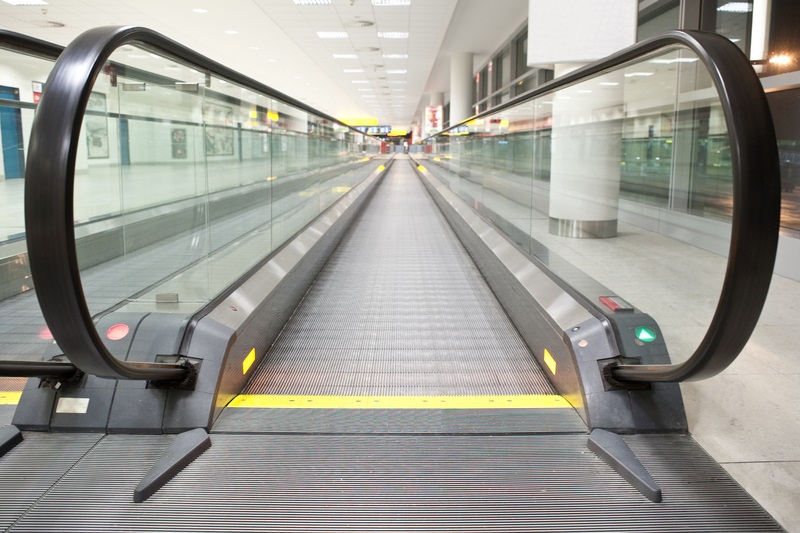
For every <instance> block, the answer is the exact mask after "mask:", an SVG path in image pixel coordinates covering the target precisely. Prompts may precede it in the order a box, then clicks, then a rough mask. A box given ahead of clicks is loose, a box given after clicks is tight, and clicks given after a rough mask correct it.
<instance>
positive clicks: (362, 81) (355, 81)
mask: <svg viewBox="0 0 800 533" xmlns="http://www.w3.org/2000/svg"><path fill="white" fill-rule="evenodd" d="M353 83H369V80H353Z"/></svg>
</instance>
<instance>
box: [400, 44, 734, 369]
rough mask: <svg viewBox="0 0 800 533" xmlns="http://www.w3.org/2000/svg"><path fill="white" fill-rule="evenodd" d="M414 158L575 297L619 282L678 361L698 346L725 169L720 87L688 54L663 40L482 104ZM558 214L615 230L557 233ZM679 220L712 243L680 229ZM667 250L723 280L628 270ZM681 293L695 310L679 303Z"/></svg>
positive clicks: (719, 233)
mask: <svg viewBox="0 0 800 533" xmlns="http://www.w3.org/2000/svg"><path fill="white" fill-rule="evenodd" d="M417 157H419V158H420V159H424V160H425V161H424V163H423V166H424V167H425V168H426V169H428V170H429V171H430V172H431V173H432V174H433V175H434V176H436V178H438V179H439V180H440V181H442V182H443V183H445V184H446V185H447V186H448V187H449V188H450V189H451V190H452V191H453V192H455V193H456V194H458V195H459V196H460V197H461V198H462V199H464V200H465V201H466V202H467V203H468V204H469V205H470V206H472V207H473V208H475V209H477V210H478V212H480V213H481V214H482V215H483V216H484V217H486V218H487V219H489V220H491V221H492V222H493V223H494V224H495V226H497V227H498V228H500V229H501V230H502V231H503V232H504V233H505V234H506V235H507V236H508V237H509V238H510V239H512V240H513V241H514V242H516V243H517V244H518V245H519V246H520V247H521V248H522V249H524V250H525V251H527V252H528V253H530V254H531V255H533V256H535V257H538V258H539V259H540V260H541V261H543V262H544V263H545V264H547V265H548V266H550V268H552V269H553V270H554V271H555V272H556V274H557V275H558V276H559V277H562V279H564V280H565V281H566V282H567V283H570V284H573V287H574V288H575V289H576V290H578V291H580V292H582V293H583V294H584V296H586V297H587V298H590V299H591V300H593V301H596V299H597V297H599V296H601V295H603V294H606V295H607V294H616V295H618V296H621V297H622V298H623V299H625V300H628V301H629V302H630V303H632V304H633V305H634V306H636V307H638V308H639V309H641V310H643V311H644V312H646V313H649V314H651V315H652V316H653V317H654V318H655V319H656V320H657V322H658V323H659V325H660V326H661V327H662V328H663V329H664V335H665V338H667V339H668V342H670V343H671V346H672V347H673V348H675V352H676V359H680V358H681V357H685V356H688V355H689V354H690V353H691V352H692V351H693V350H694V347H696V346H697V343H698V342H699V340H700V338H699V336H700V335H702V334H704V333H705V331H706V330H705V329H704V327H705V326H707V325H708V324H709V323H710V320H711V317H712V315H713V312H714V305H715V303H716V301H717V297H718V296H719V290H720V288H721V282H722V279H723V274H724V271H725V268H726V262H725V258H724V255H725V253H726V252H727V248H728V245H729V242H730V229H731V228H730V216H731V212H732V211H731V209H732V175H731V172H732V168H731V160H730V149H729V139H728V132H727V126H726V122H725V120H724V117H723V114H722V111H721V105H720V101H719V98H718V96H717V93H716V90H715V89H714V88H713V85H712V83H711V80H710V77H709V75H708V73H707V71H706V70H705V67H704V66H703V65H702V63H701V62H700V61H699V60H698V58H697V56H696V55H695V54H694V53H693V52H691V51H689V50H686V49H683V48H681V47H668V48H665V49H663V50H661V51H660V52H658V53H654V54H652V55H650V56H648V57H644V58H642V59H640V60H638V61H636V62H635V63H631V64H628V65H626V66H624V67H622V68H619V69H616V70H610V71H605V72H604V73H602V74H600V75H597V76H595V77H593V78H591V79H587V80H584V81H582V82H580V83H575V84H573V85H570V86H568V87H565V88H562V89H559V90H558V91H555V92H552V93H549V94H544V95H541V96H539V97H537V98H535V99H532V100H531V99H529V100H526V101H523V102H521V103H519V104H518V105H515V106H512V107H510V108H508V109H504V110H502V111H499V112H497V113H491V112H490V113H489V114H488V115H485V116H482V117H481V118H480V119H476V120H473V121H471V122H469V123H468V124H466V125H463V126H459V127H456V128H455V129H451V130H450V131H448V132H445V133H444V134H442V135H439V136H437V137H435V138H432V139H430V140H429V143H428V150H427V153H425V154H421V155H419V156H417V155H416V154H415V158H417ZM564 220H567V221H573V222H584V221H588V222H592V223H594V222H604V223H605V222H609V223H610V224H613V226H614V227H615V228H616V230H615V231H616V235H620V236H624V238H622V239H597V238H591V239H576V238H573V237H572V236H566V235H565V234H562V233H560V231H559V226H558V223H560V222H562V221H564ZM554 222H555V223H556V224H554ZM687 228H691V230H689V231H691V232H692V235H693V236H692V239H695V240H703V239H705V240H706V241H707V243H706V244H709V246H710V248H712V249H714V250H715V251H716V253H712V252H707V251H705V250H703V249H701V248H698V247H695V246H693V245H690V244H688V243H687V242H686V241H685V240H684V239H682V238H681V234H685V233H686V231H687ZM670 235H671V236H673V237H675V238H670V237H668V236H670ZM640 242H641V243H644V242H647V243H648V245H647V246H642V247H641V249H639V248H638V247H637V243H640ZM649 243H657V245H656V246H653V245H651V244H649ZM677 258H680V259H679V261H680V262H681V268H684V267H686V266H687V265H693V266H692V267H691V268H702V269H703V270H704V271H709V270H710V271H712V275H710V276H704V277H703V279H705V280H707V279H718V280H719V285H718V286H714V287H710V286H708V285H707V284H705V285H701V284H695V283H693V282H692V281H691V280H683V279H680V280H679V278H680V277H683V276H682V275H679V274H677V272H678V271H680V270H681V268H676V269H675V271H676V277H675V279H667V278H669V276H667V277H666V278H664V279H658V280H650V283H640V282H639V281H637V280H642V279H646V278H647V276H646V275H647V272H648V270H649V269H648V266H649V265H650V264H652V262H654V261H656V262H659V264H661V265H669V264H672V262H675V261H676V260H678V259H677ZM575 268H577V269H579V270H580V271H581V272H582V273H583V274H585V275H587V276H588V277H589V278H591V279H592V280H595V281H596V282H598V283H599V286H595V285H593V284H592V283H588V284H587V282H586V281H585V278H583V277H580V276H576V275H575V274H574V272H575V270H574V269H575ZM713 272H716V275H714V274H713ZM704 283H705V282H704ZM603 291H605V292H603ZM682 299H691V301H692V305H691V312H690V315H691V316H687V315H686V313H683V316H681V312H680V311H678V307H676V306H680V302H681V300H682Z"/></svg>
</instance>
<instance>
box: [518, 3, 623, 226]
mask: <svg viewBox="0 0 800 533" xmlns="http://www.w3.org/2000/svg"><path fill="white" fill-rule="evenodd" d="M528 6H529V17H528V65H529V66H538V67H545V68H553V69H554V71H555V72H554V74H555V76H556V77H558V76H563V75H565V74H567V73H568V72H571V71H572V70H575V69H577V68H579V67H581V66H583V65H584V64H586V63H590V62H592V61H595V60H597V59H600V58H602V57H605V56H607V55H610V54H612V53H614V52H616V51H618V50H620V49H622V48H625V47H627V46H630V45H632V44H633V43H634V42H635V41H636V24H637V16H638V3H637V1H636V0H614V1H612V2H597V1H595V0H562V1H560V2H553V1H551V0H529V4H528ZM618 77H619V78H620V79H619V80H616V79H615V80H613V82H617V83H618V85H617V86H614V87H613V88H612V87H606V89H605V90H603V91H592V93H590V94H589V93H586V91H583V92H581V93H578V92H577V91H575V93H574V94H569V93H570V91H569V90H567V91H563V92H560V93H557V94H556V95H555V98H554V99H553V130H552V143H551V155H550V159H551V166H550V213H549V216H550V232H551V233H553V234H556V235H562V236H570V237H583V238H596V237H613V236H616V234H617V217H618V213H617V212H618V204H619V181H620V160H621V156H622V153H621V141H622V128H621V121H620V118H621V116H620V115H619V114H618V113H615V112H614V111H613V109H615V108H617V107H621V103H622V100H623V97H624V95H623V87H624V83H623V80H622V75H621V73H620V74H619V75H618ZM613 82H611V81H610V82H609V83H613Z"/></svg>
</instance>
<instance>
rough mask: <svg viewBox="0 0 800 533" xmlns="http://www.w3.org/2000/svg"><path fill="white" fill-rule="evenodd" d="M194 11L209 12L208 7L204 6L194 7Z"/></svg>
mask: <svg viewBox="0 0 800 533" xmlns="http://www.w3.org/2000/svg"><path fill="white" fill-rule="evenodd" d="M192 11H193V12H194V13H208V9H203V8H202V7H196V8H194V9H192Z"/></svg>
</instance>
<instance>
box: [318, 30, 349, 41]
mask: <svg viewBox="0 0 800 533" xmlns="http://www.w3.org/2000/svg"><path fill="white" fill-rule="evenodd" d="M317 37H319V38H320V39H347V32H346V31H318V32H317Z"/></svg>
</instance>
